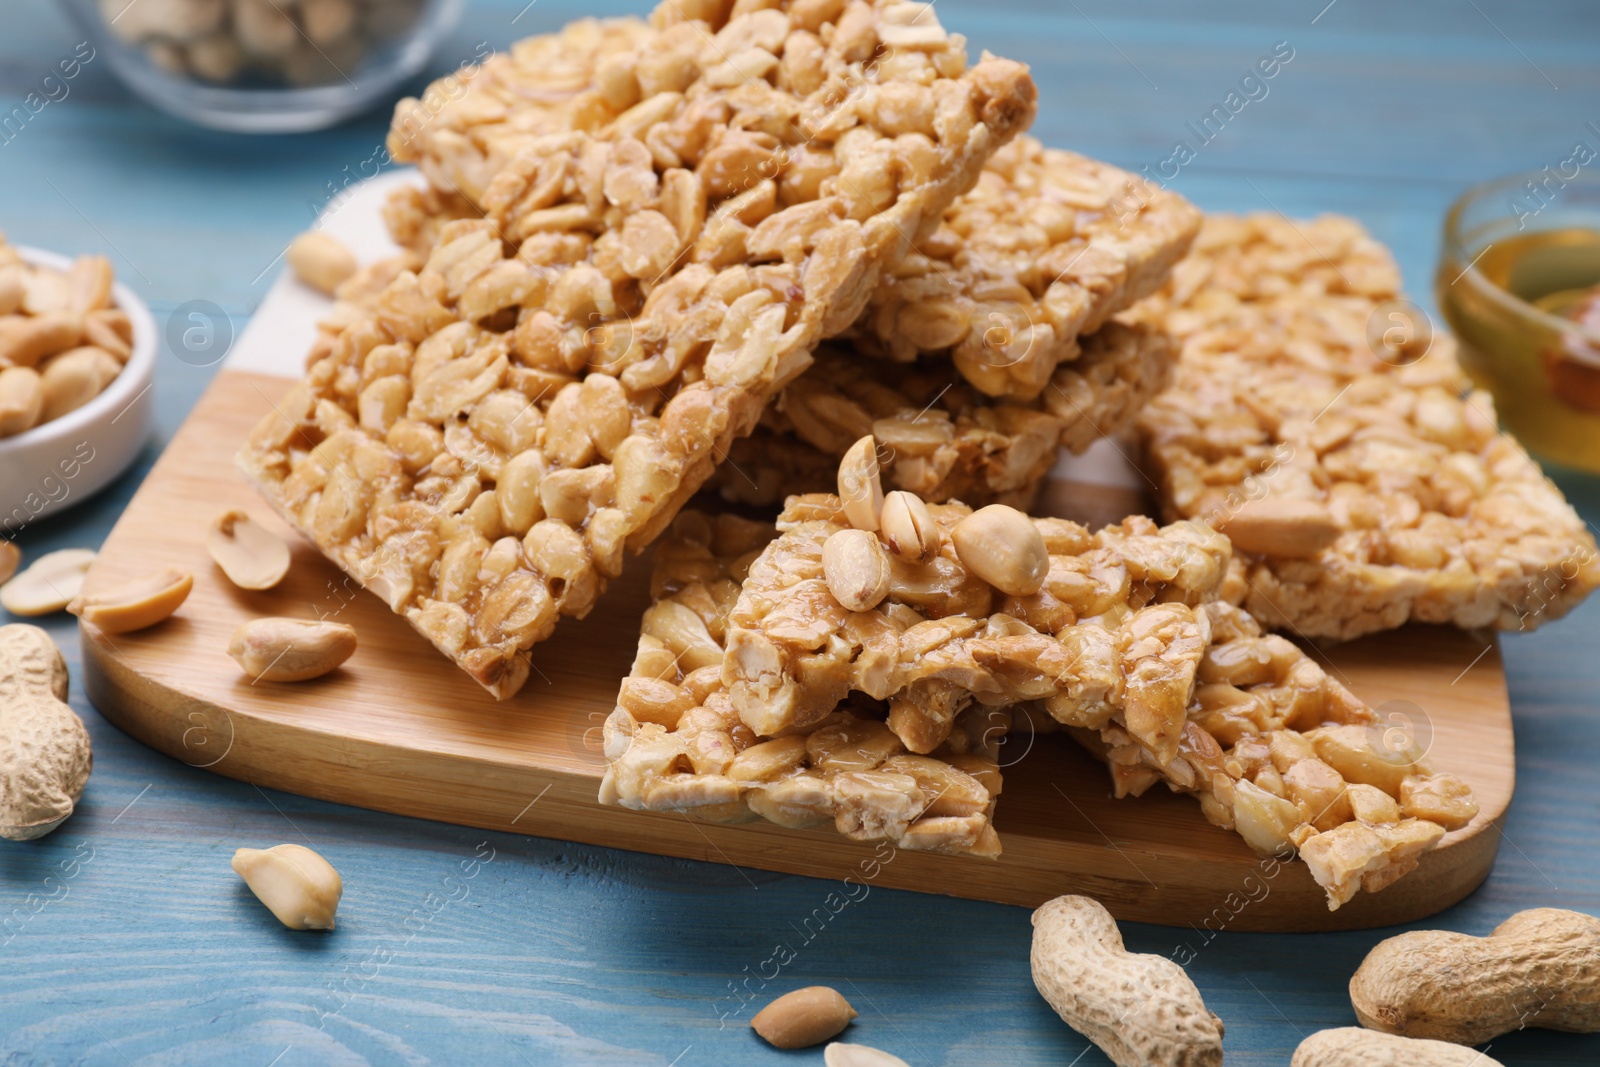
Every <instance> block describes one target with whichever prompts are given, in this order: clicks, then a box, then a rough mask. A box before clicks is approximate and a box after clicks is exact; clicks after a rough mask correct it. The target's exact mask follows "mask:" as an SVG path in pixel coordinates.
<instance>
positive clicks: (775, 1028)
mask: <svg viewBox="0 0 1600 1067" xmlns="http://www.w3.org/2000/svg"><path fill="white" fill-rule="evenodd" d="M855 1017H856V1010H855V1009H854V1008H852V1007H851V1006H850V1002H849V1001H848V1000H846V999H844V997H842V996H840V995H839V991H838V990H836V989H830V988H829V987H827V986H825V985H814V986H807V987H806V988H804V989H796V990H795V991H794V992H793V993H785V994H784V995H783V996H781V997H779V998H778V999H777V1000H774V1001H773V1002H772V1003H771V1004H768V1005H767V1006H766V1007H764V1008H762V1009H761V1010H760V1011H758V1012H756V1015H755V1018H753V1019H751V1020H750V1027H751V1029H753V1030H755V1032H756V1033H758V1034H760V1035H761V1036H762V1037H763V1038H765V1039H766V1041H767V1043H768V1044H769V1045H772V1046H774V1047H775V1048H810V1047H811V1046H812V1045H820V1044H822V1042H824V1041H826V1040H828V1038H830V1037H834V1036H836V1035H838V1033H839V1032H840V1031H842V1030H843V1029H844V1028H845V1027H847V1026H849V1025H850V1020H851V1019H854V1018H855Z"/></svg>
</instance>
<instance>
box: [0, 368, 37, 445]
mask: <svg viewBox="0 0 1600 1067" xmlns="http://www.w3.org/2000/svg"><path fill="white" fill-rule="evenodd" d="M43 414H44V385H43V383H41V382H40V380H39V372H38V371H36V370H34V369H33V368H32V367H6V368H5V369H4V370H0V437H11V436H14V435H15V434H19V433H22V432H23V431H25V430H31V429H33V428H34V427H35V426H37V425H38V423H39V416H40V415H43Z"/></svg>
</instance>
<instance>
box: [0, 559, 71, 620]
mask: <svg viewBox="0 0 1600 1067" xmlns="http://www.w3.org/2000/svg"><path fill="white" fill-rule="evenodd" d="M93 562H94V553H93V552H92V551H90V550H89V549H87V548H64V549H61V550H60V551H59V552H48V553H46V554H45V555H42V556H40V557H39V558H38V559H36V560H34V561H33V563H32V565H31V566H29V567H28V569H27V570H25V571H23V572H22V573H20V574H18V575H17V576H16V577H15V578H12V579H11V580H10V581H9V582H7V583H6V584H5V585H0V607H4V608H5V609H6V610H7V611H9V612H11V614H13V615H49V614H50V613H51V612H53V611H60V610H61V609H62V608H64V607H66V606H67V605H68V604H70V603H72V600H73V598H74V597H76V596H77V595H78V591H79V590H80V589H82V588H83V576H84V574H86V573H87V572H88V570H89V564H91V563H93Z"/></svg>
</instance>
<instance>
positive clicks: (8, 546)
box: [0, 541, 22, 584]
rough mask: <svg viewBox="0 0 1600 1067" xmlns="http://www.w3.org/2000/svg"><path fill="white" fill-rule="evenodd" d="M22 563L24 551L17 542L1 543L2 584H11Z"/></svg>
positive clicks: (0, 566)
mask: <svg viewBox="0 0 1600 1067" xmlns="http://www.w3.org/2000/svg"><path fill="white" fill-rule="evenodd" d="M21 563H22V550H21V549H19V548H18V547H17V543H16V542H15V541H0V584H4V583H5V582H9V581H10V580H11V576H12V575H13V574H16V573H17V567H18V566H20V565H21Z"/></svg>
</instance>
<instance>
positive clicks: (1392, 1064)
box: [1289, 1026, 1504, 1067]
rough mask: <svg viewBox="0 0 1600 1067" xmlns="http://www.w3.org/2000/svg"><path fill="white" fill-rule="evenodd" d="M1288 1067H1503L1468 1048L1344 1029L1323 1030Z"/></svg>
mask: <svg viewBox="0 0 1600 1067" xmlns="http://www.w3.org/2000/svg"><path fill="white" fill-rule="evenodd" d="M1289 1067H1504V1065H1503V1064H1501V1062H1500V1061H1499V1060H1494V1059H1490V1058H1489V1057H1488V1056H1486V1055H1484V1054H1483V1053H1481V1052H1478V1051H1476V1050H1474V1049H1470V1048H1467V1047H1466V1046H1465V1045H1452V1044H1450V1043H1449V1042H1447V1041H1428V1040H1425V1039H1423V1038H1416V1037H1396V1036H1394V1035H1393V1034H1380V1033H1378V1032H1377V1031H1375V1030H1363V1029H1361V1027H1359V1026H1342V1027H1340V1028H1338V1029H1337V1030H1321V1031H1318V1032H1317V1033H1315V1034H1312V1035H1311V1036H1310V1037H1308V1038H1306V1039H1305V1040H1304V1041H1302V1042H1300V1047H1299V1048H1297V1049H1295V1050H1294V1059H1292V1060H1290V1061H1289Z"/></svg>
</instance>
